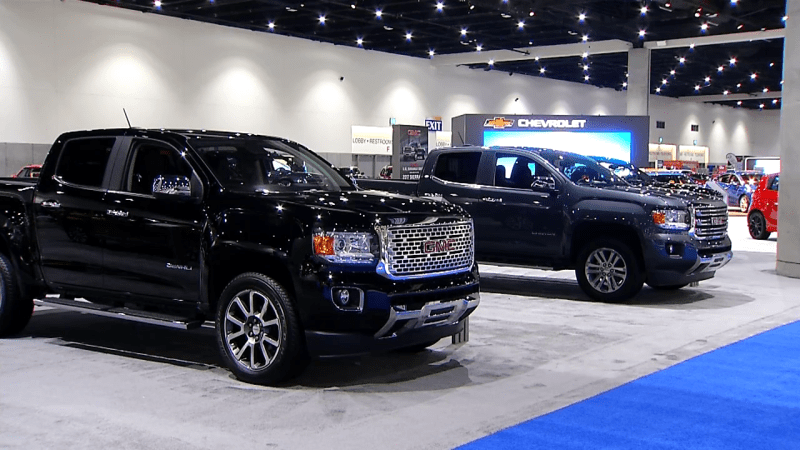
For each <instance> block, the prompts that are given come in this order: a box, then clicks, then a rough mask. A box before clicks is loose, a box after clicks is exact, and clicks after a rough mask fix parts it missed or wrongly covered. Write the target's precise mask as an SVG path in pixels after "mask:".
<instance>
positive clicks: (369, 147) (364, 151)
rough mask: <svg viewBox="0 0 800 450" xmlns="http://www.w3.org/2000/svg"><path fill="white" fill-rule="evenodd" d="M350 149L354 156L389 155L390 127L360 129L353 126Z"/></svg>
mask: <svg viewBox="0 0 800 450" xmlns="http://www.w3.org/2000/svg"><path fill="white" fill-rule="evenodd" d="M351 130H352V136H353V139H352V148H353V154H354V155H387V156H389V155H391V154H392V128H391V127H362V126H358V125H353V126H352V127H351Z"/></svg>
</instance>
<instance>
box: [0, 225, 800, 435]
mask: <svg viewBox="0 0 800 450" xmlns="http://www.w3.org/2000/svg"><path fill="white" fill-rule="evenodd" d="M730 228H731V235H732V237H733V239H734V252H735V256H734V260H733V261H732V262H731V263H730V264H729V265H728V266H727V267H725V268H723V269H722V270H721V271H719V272H717V276H716V277H715V278H714V279H712V280H709V281H705V282H702V283H700V286H699V287H695V288H685V289H682V290H680V291H676V292H660V291H654V290H652V289H649V288H647V287H645V288H644V289H643V290H642V292H641V293H640V294H639V296H638V297H637V298H636V299H635V300H634V301H632V302H630V303H628V304H624V305H615V304H603V303H596V302H592V301H589V300H588V298H587V297H585V296H584V295H583V294H582V293H581V291H580V290H579V288H578V286H577V283H576V282H575V281H574V277H573V274H572V273H571V272H540V271H535V270H527V269H517V268H502V267H492V266H484V267H482V273H483V276H484V287H485V289H484V290H485V291H488V292H484V295H483V298H482V300H483V301H482V304H481V306H480V308H478V310H477V311H476V313H475V314H474V315H473V316H472V319H471V335H470V342H469V343H467V344H463V345H459V346H453V345H449V342H448V341H447V340H442V341H440V342H439V343H438V344H436V345H435V346H434V347H433V350H430V351H426V352H423V353H421V354H417V355H409V354H399V353H392V354H388V355H382V356H376V357H367V358H360V359H351V360H342V361H329V362H316V363H313V364H312V365H311V366H310V367H309V368H308V370H307V371H306V372H305V373H304V374H303V375H301V376H300V377H299V378H297V379H295V380H293V381H292V382H291V383H287V384H286V385H284V386H280V387H271V388H268V387H259V386H252V385H248V384H244V383H240V382H238V381H236V380H235V379H233V378H232V377H231V375H230V373H229V372H228V371H226V370H225V369H223V368H221V367H220V364H221V362H220V359H219V357H218V356H217V353H216V350H215V343H214V335H213V331H212V330H208V329H201V330H196V331H190V332H182V331H175V330H171V329H166V328H160V327H154V326H146V325H140V324H134V323H127V322H121V321H117V320H114V319H105V318H99V317H94V316H88V315H82V314H78V313H71V312H61V311H57V310H38V311H37V312H36V313H35V315H34V317H33V319H32V320H31V323H30V325H29V327H28V328H27V329H26V331H25V333H24V334H23V335H22V336H20V337H18V338H14V339H5V340H0V448H2V449H9V448H24V449H40V448H41V449H53V448H58V449H87V448H116V449H128V448H130V449H140V448H159V449H183V448H203V449H204V448H209V449H219V448H224V447H245V448H281V449H295V448H297V449H311V448H313V449H339V448H342V449H344V448H346V449H376V448H391V449H437V448H442V449H446V448H452V447H454V446H457V445H459V444H463V443H466V442H469V441H471V440H474V439H477V438H479V437H481V436H484V435H486V434H489V433H492V432H494V431H497V430H499V429H502V428H505V427H508V426H511V425H514V424H516V423H519V422H521V421H524V420H527V419H530V418H533V417H536V416H539V415H541V414H545V413H547V412H550V411H553V410H555V409H558V408H561V407H564V406H567V405H570V404H572V403H575V402H577V401H580V400H582V399H585V398H588V397H591V396H593V395H596V394H598V393H601V392H604V391H606V390H609V389H612V388H614V387H616V386H619V385H621V384H623V383H626V382H628V381H631V380H634V379H636V378H638V377H641V376H643V375H647V374H649V373H652V372H654V371H657V370H660V369H663V368H666V367H668V366H671V365H673V364H676V363H679V362H681V361H684V360H686V359H688V358H691V357H694V356H696V355H699V354H702V353H705V352H708V351H711V350H714V349H716V348H719V347H721V346H724V345H726V344H729V343H732V342H736V341H738V340H741V339H743V338H746V337H749V336H752V335H753V334H756V333H759V332H761V331H765V330H768V329H771V328H774V327H776V326H779V325H782V324H785V323H789V322H792V321H795V320H798V319H800V295H798V294H797V293H798V292H800V280H796V279H790V278H784V277H779V276H777V275H776V273H775V247H776V242H775V237H774V235H773V238H772V240H770V241H765V242H756V241H753V240H752V239H750V237H749V236H747V232H746V224H745V220H744V217H742V216H737V217H732V218H731V224H730Z"/></svg>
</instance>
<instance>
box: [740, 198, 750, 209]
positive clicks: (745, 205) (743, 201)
mask: <svg viewBox="0 0 800 450" xmlns="http://www.w3.org/2000/svg"><path fill="white" fill-rule="evenodd" d="M749 207H750V199H749V198H748V197H747V196H746V195H743V196H741V197H739V209H741V210H742V212H747V208H749Z"/></svg>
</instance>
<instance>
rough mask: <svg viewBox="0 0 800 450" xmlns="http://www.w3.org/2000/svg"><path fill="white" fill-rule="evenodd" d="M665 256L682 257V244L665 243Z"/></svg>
mask: <svg viewBox="0 0 800 450" xmlns="http://www.w3.org/2000/svg"><path fill="white" fill-rule="evenodd" d="M665 248H666V250H667V255H669V256H673V257H677V258H680V257H681V256H683V244H679V243H673V242H667V244H666V246H665Z"/></svg>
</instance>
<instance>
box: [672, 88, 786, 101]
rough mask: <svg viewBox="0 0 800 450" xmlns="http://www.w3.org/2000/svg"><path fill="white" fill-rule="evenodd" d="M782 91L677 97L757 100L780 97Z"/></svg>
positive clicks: (680, 98)
mask: <svg viewBox="0 0 800 450" xmlns="http://www.w3.org/2000/svg"><path fill="white" fill-rule="evenodd" d="M782 97H783V96H782V93H781V92H780V91H777V92H754V93H752V94H728V95H722V94H718V95H687V96H685V97H678V100H680V101H682V102H729V101H737V100H758V99H762V98H763V99H772V98H782Z"/></svg>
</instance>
